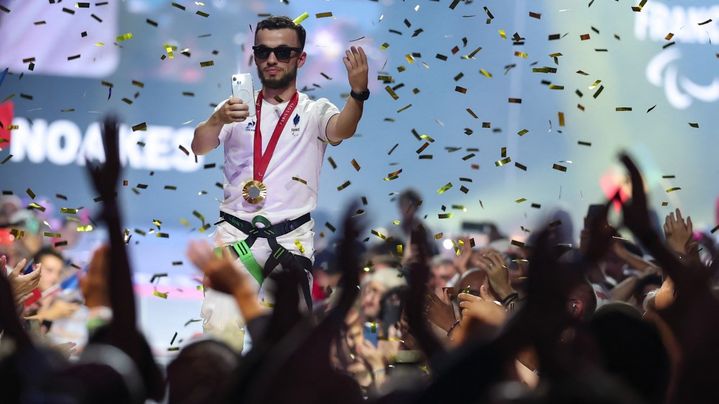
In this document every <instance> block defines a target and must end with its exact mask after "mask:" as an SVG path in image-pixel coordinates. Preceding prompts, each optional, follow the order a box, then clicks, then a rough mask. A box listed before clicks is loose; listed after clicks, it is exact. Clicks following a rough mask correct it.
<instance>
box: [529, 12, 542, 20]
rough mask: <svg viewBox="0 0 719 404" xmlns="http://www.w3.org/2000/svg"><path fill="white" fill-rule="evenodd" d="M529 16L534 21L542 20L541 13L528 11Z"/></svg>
mask: <svg viewBox="0 0 719 404" xmlns="http://www.w3.org/2000/svg"><path fill="white" fill-rule="evenodd" d="M529 16H530V17H532V18H536V19H538V20H539V19H541V18H542V14H541V13H535V12H534V11H530V12H529Z"/></svg>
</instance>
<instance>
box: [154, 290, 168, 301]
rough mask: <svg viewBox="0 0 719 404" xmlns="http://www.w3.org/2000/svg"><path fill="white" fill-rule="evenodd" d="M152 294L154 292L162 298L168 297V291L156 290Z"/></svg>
mask: <svg viewBox="0 0 719 404" xmlns="http://www.w3.org/2000/svg"><path fill="white" fill-rule="evenodd" d="M152 294H153V296H157V297H159V298H162V299H167V293H163V292H160V291H157V290H154V291H153V292H152Z"/></svg>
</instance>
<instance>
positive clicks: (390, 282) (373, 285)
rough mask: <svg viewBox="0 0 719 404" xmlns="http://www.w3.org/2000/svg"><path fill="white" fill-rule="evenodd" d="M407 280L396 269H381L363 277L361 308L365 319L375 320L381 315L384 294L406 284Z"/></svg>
mask: <svg viewBox="0 0 719 404" xmlns="http://www.w3.org/2000/svg"><path fill="white" fill-rule="evenodd" d="M406 284H407V281H406V279H405V278H404V276H403V275H402V273H401V272H399V271H398V270H396V269H390V268H385V269H380V270H377V271H375V272H373V273H371V274H369V275H367V276H365V277H364V278H363V279H362V292H361V301H360V304H361V310H362V315H363V316H364V318H365V320H368V321H374V320H376V319H377V316H378V315H379V311H380V308H381V304H380V303H381V300H382V295H384V294H385V292H387V291H388V290H390V289H392V288H394V287H397V286H403V285H406Z"/></svg>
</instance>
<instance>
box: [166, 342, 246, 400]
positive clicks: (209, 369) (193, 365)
mask: <svg viewBox="0 0 719 404" xmlns="http://www.w3.org/2000/svg"><path fill="white" fill-rule="evenodd" d="M238 361H239V357H238V356H237V354H236V353H235V352H234V351H233V350H232V348H230V347H229V346H228V345H226V344H223V343H222V342H219V341H215V340H202V341H198V342H194V343H192V344H190V345H188V346H186V347H185V348H183V349H182V351H180V354H179V355H177V358H175V360H174V361H172V363H170V365H169V366H168V367H167V381H168V384H169V385H170V395H169V402H170V403H183V404H194V403H217V402H220V401H221V399H222V398H224V395H225V394H226V393H227V390H228V387H229V386H228V385H229V383H230V381H231V379H232V378H231V376H232V374H233V371H234V369H235V368H236V367H237V364H238Z"/></svg>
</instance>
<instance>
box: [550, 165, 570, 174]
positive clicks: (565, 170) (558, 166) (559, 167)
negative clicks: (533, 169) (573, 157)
mask: <svg viewBox="0 0 719 404" xmlns="http://www.w3.org/2000/svg"><path fill="white" fill-rule="evenodd" d="M552 168H553V169H555V170H557V171H561V172H563V173H565V172H567V167H565V166H563V165H560V164H556V163H555V164H552Z"/></svg>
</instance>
